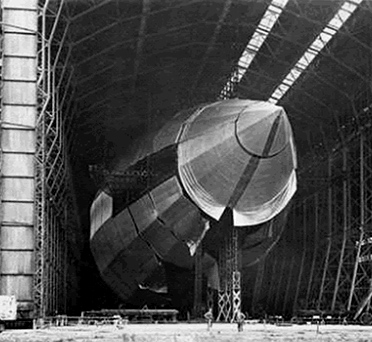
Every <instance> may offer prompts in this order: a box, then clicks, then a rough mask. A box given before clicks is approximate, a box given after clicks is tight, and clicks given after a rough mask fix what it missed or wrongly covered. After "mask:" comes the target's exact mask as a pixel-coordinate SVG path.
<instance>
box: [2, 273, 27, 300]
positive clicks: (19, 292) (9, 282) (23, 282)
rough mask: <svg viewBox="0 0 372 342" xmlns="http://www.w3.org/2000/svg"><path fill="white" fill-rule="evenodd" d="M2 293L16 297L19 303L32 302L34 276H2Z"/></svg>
mask: <svg viewBox="0 0 372 342" xmlns="http://www.w3.org/2000/svg"><path fill="white" fill-rule="evenodd" d="M0 287H1V293H2V294H6V295H15V296H16V298H17V301H18V302H22V301H27V302H29V301H32V300H33V296H32V276H23V275H18V276H14V275H11V276H7V275H2V276H1V279H0Z"/></svg>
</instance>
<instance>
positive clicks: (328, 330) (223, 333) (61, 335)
mask: <svg viewBox="0 0 372 342" xmlns="http://www.w3.org/2000/svg"><path fill="white" fill-rule="evenodd" d="M318 328H319V329H318ZM0 341H4V342H5V341H6V342H23V341H27V342H88V341H95V342H119V341H120V342H158V341H159V342H168V341H172V342H191V341H196V342H212V341H217V342H225V341H226V342H227V341H255V342H261V341H262V342H266V341H319V342H320V341H322V342H328V341H353V342H367V341H372V326H357V325H348V326H344V325H321V326H319V327H317V326H316V325H292V326H275V325H268V324H266V325H263V324H246V325H245V326H244V331H243V332H240V333H238V331H237V326H236V324H214V325H213V327H212V329H211V331H207V327H206V325H205V324H182V323H180V324H129V325H126V326H125V327H123V328H122V329H118V328H117V327H116V326H113V325H106V326H84V325H80V326H71V327H51V328H46V329H38V330H12V331H11V330H7V331H4V332H3V333H1V334H0Z"/></svg>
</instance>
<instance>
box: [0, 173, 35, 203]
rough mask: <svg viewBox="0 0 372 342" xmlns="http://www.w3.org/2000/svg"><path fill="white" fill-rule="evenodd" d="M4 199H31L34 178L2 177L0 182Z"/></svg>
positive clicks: (32, 197) (32, 196)
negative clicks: (1, 182)
mask: <svg viewBox="0 0 372 342" xmlns="http://www.w3.org/2000/svg"><path fill="white" fill-rule="evenodd" d="M2 185H3V186H2V188H3V190H2V191H3V192H2V196H3V200H4V201H14V200H17V201H33V200H34V180H33V179H29V178H4V179H3V184H2Z"/></svg>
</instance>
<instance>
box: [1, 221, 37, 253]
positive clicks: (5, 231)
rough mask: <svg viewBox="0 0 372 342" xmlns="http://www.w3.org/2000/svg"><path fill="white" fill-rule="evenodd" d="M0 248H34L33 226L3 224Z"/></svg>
mask: <svg viewBox="0 0 372 342" xmlns="http://www.w3.org/2000/svg"><path fill="white" fill-rule="evenodd" d="M0 248H1V249H4V250H20V249H30V250H31V249H33V248H34V233H33V228H32V227H22V226H18V227H10V226H3V227H1V230H0Z"/></svg>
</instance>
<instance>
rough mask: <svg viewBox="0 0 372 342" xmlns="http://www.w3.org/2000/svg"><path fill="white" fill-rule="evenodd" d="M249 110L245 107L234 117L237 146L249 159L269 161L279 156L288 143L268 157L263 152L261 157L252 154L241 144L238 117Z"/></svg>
mask: <svg viewBox="0 0 372 342" xmlns="http://www.w3.org/2000/svg"><path fill="white" fill-rule="evenodd" d="M247 108H249V106H247V107H244V108H243V109H242V110H241V111H240V113H239V114H238V116H237V117H236V119H235V120H234V133H235V138H236V141H237V142H238V145H239V146H240V147H241V148H242V150H243V151H244V152H246V153H247V154H249V155H250V156H251V157H256V158H260V159H270V158H273V157H275V156H277V155H278V154H280V153H281V152H283V151H284V150H285V149H286V148H287V146H288V145H289V144H290V141H288V142H287V143H286V144H284V145H283V147H282V148H281V149H280V150H279V151H278V152H276V153H274V154H270V155H265V153H264V152H262V155H259V154H257V153H254V152H252V151H250V150H248V149H247V148H246V147H245V146H244V145H243V143H242V142H241V140H240V138H239V134H238V120H239V118H240V115H241V114H242V113H243V112H244V111H245V109H247ZM278 117H281V114H280V115H279V116H278Z"/></svg>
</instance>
